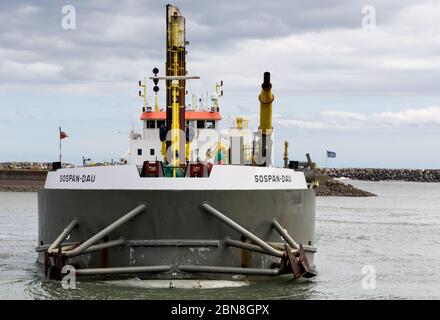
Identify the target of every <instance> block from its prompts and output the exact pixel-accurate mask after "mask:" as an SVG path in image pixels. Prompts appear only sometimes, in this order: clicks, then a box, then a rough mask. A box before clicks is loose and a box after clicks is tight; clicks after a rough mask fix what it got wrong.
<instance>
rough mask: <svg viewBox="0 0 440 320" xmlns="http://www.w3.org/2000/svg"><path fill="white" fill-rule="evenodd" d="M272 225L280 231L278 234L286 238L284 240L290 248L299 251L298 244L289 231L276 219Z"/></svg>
mask: <svg viewBox="0 0 440 320" xmlns="http://www.w3.org/2000/svg"><path fill="white" fill-rule="evenodd" d="M272 225H273V226H274V228H275V229H276V230H277V231H278V233H279V234H280V235H281V236H282V237H283V238H284V240H286V242H287V243H288V244H289V246H291V247H292V248H294V249H296V250H298V249H299V245H298V243H296V242H295V240H293V239H292V237H291V236H290V235H289V234H288V233H287V231H286V230H285V229H284V228H283V227H282V226H281V225H280V224H279V222H278V221H277V220H276V219H275V218H274V219H273V221H272Z"/></svg>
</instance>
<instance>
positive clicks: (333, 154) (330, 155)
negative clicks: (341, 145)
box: [327, 151, 336, 158]
mask: <svg viewBox="0 0 440 320" xmlns="http://www.w3.org/2000/svg"><path fill="white" fill-rule="evenodd" d="M327 158H336V152H334V151H327Z"/></svg>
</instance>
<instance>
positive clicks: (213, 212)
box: [200, 202, 279, 256]
mask: <svg viewBox="0 0 440 320" xmlns="http://www.w3.org/2000/svg"><path fill="white" fill-rule="evenodd" d="M200 207H201V208H202V209H203V210H204V211H205V212H207V213H209V214H211V215H213V216H214V217H216V218H217V219H219V220H220V221H222V222H223V223H224V224H226V225H227V226H228V227H230V228H231V229H233V230H235V231H237V232H238V233H240V234H242V235H243V236H245V237H246V238H248V239H250V240H252V241H253V242H255V243H256V244H257V245H258V246H259V247H261V248H262V249H263V250H265V251H266V252H267V253H269V254H271V255H275V256H278V254H279V251H278V250H276V249H274V248H272V247H271V246H270V245H268V244H267V243H266V242H264V241H263V240H261V239H260V238H258V237H257V236H256V235H254V234H253V233H252V232H250V231H248V230H246V229H245V228H243V227H242V226H240V225H239V224H238V223H236V222H235V221H233V220H232V219H230V218H228V217H227V216H225V215H224V214H223V213H221V212H220V211H218V210H217V209H215V208H214V207H212V206H211V205H210V204H209V203H207V202H203V203H202V204H201V205H200Z"/></svg>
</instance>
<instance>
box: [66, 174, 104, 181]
mask: <svg viewBox="0 0 440 320" xmlns="http://www.w3.org/2000/svg"><path fill="white" fill-rule="evenodd" d="M60 182H76V183H86V182H91V183H93V182H95V175H94V174H62V175H60Z"/></svg>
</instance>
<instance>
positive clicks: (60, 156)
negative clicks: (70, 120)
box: [59, 127, 62, 166]
mask: <svg viewBox="0 0 440 320" xmlns="http://www.w3.org/2000/svg"><path fill="white" fill-rule="evenodd" d="M59 130H60V134H59V139H60V165H61V166H62V162H61V127H59Z"/></svg>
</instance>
